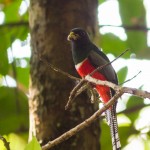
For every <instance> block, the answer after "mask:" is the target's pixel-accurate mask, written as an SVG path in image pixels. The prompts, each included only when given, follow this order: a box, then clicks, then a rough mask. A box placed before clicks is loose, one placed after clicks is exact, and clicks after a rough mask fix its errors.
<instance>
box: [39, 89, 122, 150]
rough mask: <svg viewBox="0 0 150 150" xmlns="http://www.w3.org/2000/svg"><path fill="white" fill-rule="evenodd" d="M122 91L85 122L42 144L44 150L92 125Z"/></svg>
mask: <svg viewBox="0 0 150 150" xmlns="http://www.w3.org/2000/svg"><path fill="white" fill-rule="evenodd" d="M121 95H122V92H118V93H116V94H115V95H114V97H112V98H111V99H110V101H108V102H107V103H106V105H105V106H103V107H102V108H101V109H99V110H98V111H96V112H95V113H94V114H93V115H92V116H91V117H90V118H88V119H86V120H85V121H84V122H82V123H80V124H79V125H77V126H76V127H74V128H72V129H70V130H69V131H67V132H65V133H64V134H62V135H61V136H59V137H58V138H56V139H55V140H53V141H49V142H48V143H47V144H46V145H44V146H42V150H48V149H50V148H52V147H54V146H55V145H58V144H60V143H62V142H64V141H65V140H67V139H69V138H70V137H72V136H73V135H75V134H77V133H78V132H79V131H81V130H83V129H84V128H86V127H88V126H89V125H91V124H92V123H93V122H94V121H95V120H96V119H98V118H99V116H100V115H101V114H102V113H103V112H104V111H105V110H107V109H108V108H109V107H110V106H111V105H113V104H114V102H115V101H116V100H117V99H118V98H119V97H121Z"/></svg>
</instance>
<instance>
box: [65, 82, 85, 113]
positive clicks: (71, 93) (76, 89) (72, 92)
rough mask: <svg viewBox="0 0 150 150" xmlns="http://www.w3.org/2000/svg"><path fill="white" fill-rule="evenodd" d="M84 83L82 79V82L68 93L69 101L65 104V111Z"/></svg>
mask: <svg viewBox="0 0 150 150" xmlns="http://www.w3.org/2000/svg"><path fill="white" fill-rule="evenodd" d="M84 83H85V80H84V79H82V80H81V81H80V82H79V83H78V84H77V85H76V86H75V87H74V88H73V90H72V91H71V92H70V96H69V100H68V102H67V104H66V106H65V110H67V109H68V108H69V107H70V105H71V103H72V101H73V100H74V98H75V97H76V96H77V94H76V93H77V91H78V90H79V89H80V88H81V87H82V86H83V84H84Z"/></svg>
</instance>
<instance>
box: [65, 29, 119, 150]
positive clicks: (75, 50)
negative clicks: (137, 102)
mask: <svg viewBox="0 0 150 150" xmlns="http://www.w3.org/2000/svg"><path fill="white" fill-rule="evenodd" d="M67 40H68V41H70V42H71V51H72V57H73V62H74V64H75V68H76V71H77V73H78V74H79V75H80V76H81V77H82V78H84V77H85V76H87V75H89V74H90V73H91V72H93V71H94V70H95V69H96V68H97V67H100V66H103V65H106V64H107V63H110V60H109V59H108V57H107V56H106V54H104V53H103V52H102V50H101V49H99V48H98V47H97V46H96V45H95V44H93V43H92V41H91V40H90V37H89V35H88V33H87V32H86V31H85V30H84V29H82V28H73V29H72V30H71V31H70V33H69V34H68V37H67ZM92 78H95V79H99V80H103V81H109V82H112V83H114V84H118V78H117V74H116V72H115V70H114V68H113V67H112V65H111V63H110V64H109V65H106V66H105V67H103V68H102V69H101V70H97V71H96V72H95V73H93V74H92ZM93 88H94V89H96V91H97V93H98V94H99V97H100V98H101V101H102V102H103V103H104V104H106V103H107V102H108V101H109V100H110V99H111V98H112V97H113V96H114V95H115V91H114V90H113V89H111V88H110V87H107V86H103V85H93ZM116 105H117V102H116V103H115V104H113V105H112V106H111V107H110V108H109V109H107V110H106V111H105V116H106V121H107V124H108V125H109V127H110V132H111V139H112V148H113V150H121V143H120V138H119V134H118V123H117V116H116Z"/></svg>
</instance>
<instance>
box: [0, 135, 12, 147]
mask: <svg viewBox="0 0 150 150" xmlns="http://www.w3.org/2000/svg"><path fill="white" fill-rule="evenodd" d="M0 139H1V140H2V141H3V143H4V146H5V148H6V149H7V150H10V146H9V142H7V140H6V139H5V138H4V137H3V136H1V135H0Z"/></svg>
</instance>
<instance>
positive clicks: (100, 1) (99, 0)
mask: <svg viewBox="0 0 150 150" xmlns="http://www.w3.org/2000/svg"><path fill="white" fill-rule="evenodd" d="M104 2H106V0H98V3H99V4H102V3H104Z"/></svg>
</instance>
